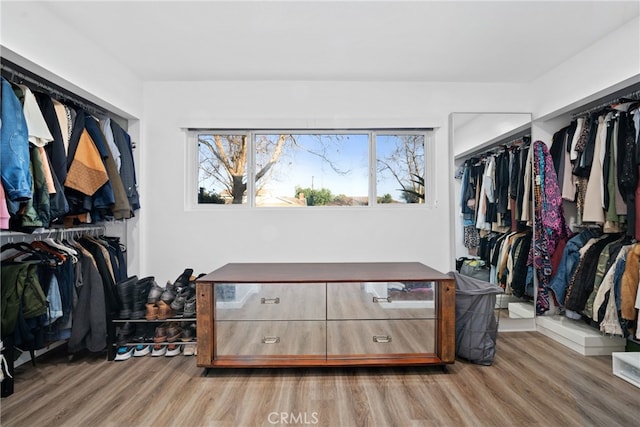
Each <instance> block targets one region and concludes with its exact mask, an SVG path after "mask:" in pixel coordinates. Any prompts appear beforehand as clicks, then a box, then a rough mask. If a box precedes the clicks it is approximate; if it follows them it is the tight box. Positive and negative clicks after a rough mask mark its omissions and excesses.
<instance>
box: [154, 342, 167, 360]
mask: <svg viewBox="0 0 640 427" xmlns="http://www.w3.org/2000/svg"><path fill="white" fill-rule="evenodd" d="M166 352H167V346H166V345H154V346H153V350H152V351H151V356H152V357H158V356H164V355H165V354H166Z"/></svg>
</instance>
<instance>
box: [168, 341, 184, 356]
mask: <svg viewBox="0 0 640 427" xmlns="http://www.w3.org/2000/svg"><path fill="white" fill-rule="evenodd" d="M181 347H182V346H181V345H176V344H169V346H168V347H167V352H166V353H165V356H167V357H172V356H177V355H179V354H180V351H181Z"/></svg>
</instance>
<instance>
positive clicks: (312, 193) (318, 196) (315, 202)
mask: <svg viewBox="0 0 640 427" xmlns="http://www.w3.org/2000/svg"><path fill="white" fill-rule="evenodd" d="M300 193H302V194H303V195H304V197H305V199H306V200H307V206H326V205H328V204H331V202H333V199H334V197H333V195H332V194H331V190H329V189H327V188H321V189H319V190H316V189H312V188H309V187H307V188H300V187H296V194H295V195H296V197H299V195H300Z"/></svg>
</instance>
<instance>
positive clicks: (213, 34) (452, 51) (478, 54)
mask: <svg viewBox="0 0 640 427" xmlns="http://www.w3.org/2000/svg"><path fill="white" fill-rule="evenodd" d="M43 7H47V8H49V9H50V11H51V12H52V13H54V14H55V15H57V16H58V18H60V19H62V20H63V21H65V22H67V23H68V24H69V25H70V26H72V27H74V28H75V29H76V30H78V31H79V32H81V33H82V34H85V35H86V36H87V37H88V38H89V39H91V40H92V41H93V42H94V43H95V44H97V45H99V46H100V47H102V48H103V49H104V50H106V51H107V52H109V53H110V54H111V55H112V56H113V57H115V58H116V59H117V60H119V61H120V62H121V63H122V64H124V65H125V66H127V67H128V68H130V69H131V70H132V71H133V72H134V73H135V74H136V75H138V76H139V77H140V78H141V79H142V80H145V81H150V80H347V81H352V80H360V81H364V80H381V81H450V82H462V81H468V82H530V81H532V80H534V79H535V78H537V77H539V76H541V75H542V74H544V73H545V72H547V71H549V70H551V69H553V68H554V67H556V66H557V65H558V64H560V63H561V62H563V61H564V60H566V59H568V58H569V57H571V56H573V55H575V54H576V53H578V52H580V51H581V50H583V49H585V48H587V47H588V46H589V45H591V44H592V43H594V42H595V41H597V40H598V39H600V38H602V37H603V36H604V35H606V34H607V33H609V32H611V31H613V30H615V29H616V28H618V27H620V26H621V25H623V24H625V23H627V22H629V21H631V20H632V19H634V18H635V17H636V16H638V14H639V13H640V1H637V0H636V1H622V2H616V1H592V2H582V1H550V2H542V1H467V2H463V1H226V2H225V1H126V2H124V1H123V2H117V1H81V2H77V1H71V2H69V1H49V2H45V3H44V4H43ZM639 38H640V29H639ZM639 43H640V42H639ZM612 66H615V64H612Z"/></svg>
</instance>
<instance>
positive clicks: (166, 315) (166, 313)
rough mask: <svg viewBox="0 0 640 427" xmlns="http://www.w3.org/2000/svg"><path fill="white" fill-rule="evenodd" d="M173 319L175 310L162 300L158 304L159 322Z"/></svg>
mask: <svg viewBox="0 0 640 427" xmlns="http://www.w3.org/2000/svg"><path fill="white" fill-rule="evenodd" d="M172 317H173V310H172V309H171V306H170V305H169V304H167V303H166V302H164V301H162V300H160V301H159V302H158V320H167V319H170V318H172Z"/></svg>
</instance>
